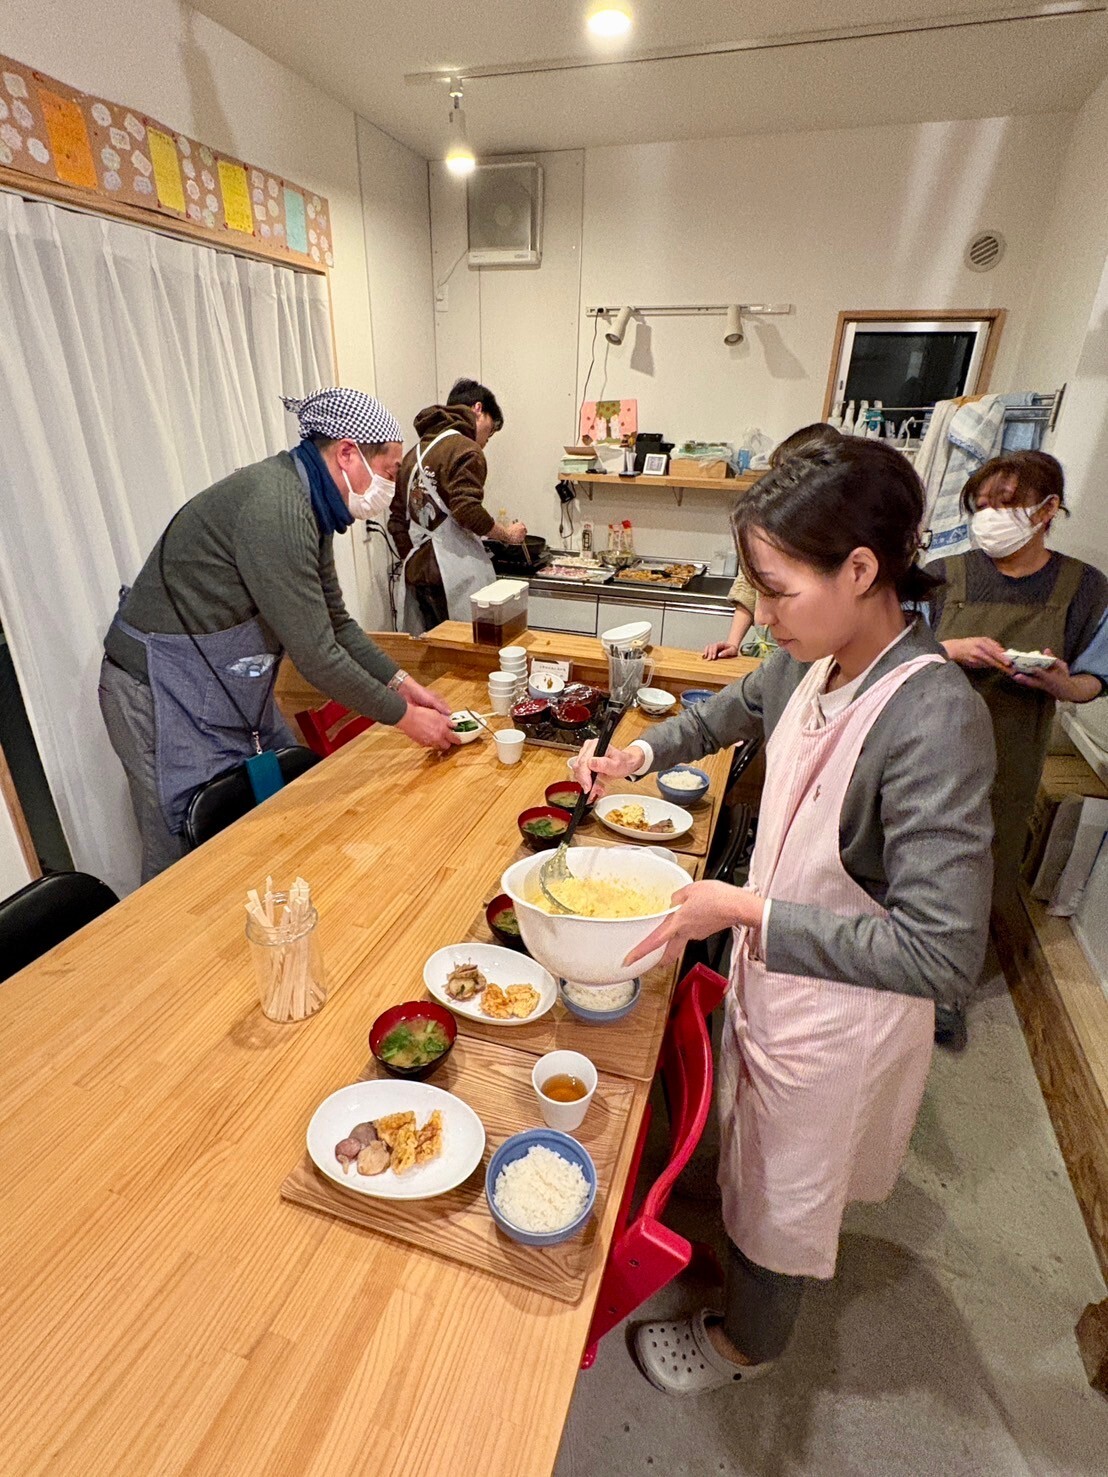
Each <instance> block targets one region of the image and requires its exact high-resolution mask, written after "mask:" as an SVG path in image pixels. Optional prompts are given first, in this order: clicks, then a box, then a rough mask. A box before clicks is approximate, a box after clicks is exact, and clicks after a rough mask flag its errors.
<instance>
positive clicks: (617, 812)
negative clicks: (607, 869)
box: [593, 795, 693, 841]
mask: <svg viewBox="0 0 1108 1477" xmlns="http://www.w3.org/2000/svg"><path fill="white" fill-rule="evenodd" d="M593 814H594V815H595V816H596V818H597V820H598V821H600V823H601V824H602V825H605V826H607V827H608V829H609V831H618V833H619V834H620V835H621V836H630V837H632V838H633V839H634V840H635V841H676V840H677V839H678V837H680V836H684V835H685V834H686V832H688V831H691V830H692V827H693V818H692V816H691V815H690V814H689V812H688V811H687V810H682V809H681V807H680V806H679V805H671V804H670V802H669V801H668V800H657V799H655V797H654V796H653V795H605V796H604V798H603V799H602V800H598V801H597V802H596V807H595V810H594V812H593Z"/></svg>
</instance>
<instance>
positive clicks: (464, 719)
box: [450, 708, 485, 744]
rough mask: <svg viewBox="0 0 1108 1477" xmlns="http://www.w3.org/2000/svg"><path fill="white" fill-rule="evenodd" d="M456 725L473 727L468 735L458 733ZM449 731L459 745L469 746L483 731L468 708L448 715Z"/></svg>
mask: <svg viewBox="0 0 1108 1477" xmlns="http://www.w3.org/2000/svg"><path fill="white" fill-rule="evenodd" d="M458 723H472V724H473V725H474V726H473V727H472V728H471V729H470V730H469V731H468V733H459V732H458V730H457V728H456V727H455V724H458ZM450 731H451V733H453V735H454V737H455V738H456V739H457V740H458V742H459V743H460V744H471V743H472V742H473V740H474V739H479V738H480V737H481V735H482V733H484V731H485V730H484V729H483V728H482V727H481V725H480V723H478V722H477V719H476V718H475V717H474V716H473V714H472V713H471V712H470V711H469V709H468V708H459V710H458V711H457V712H456V713H451V715H450Z"/></svg>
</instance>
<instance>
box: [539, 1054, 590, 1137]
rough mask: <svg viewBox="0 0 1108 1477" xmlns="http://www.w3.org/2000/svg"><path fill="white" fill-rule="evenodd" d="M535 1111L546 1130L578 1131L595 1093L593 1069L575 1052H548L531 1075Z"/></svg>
mask: <svg viewBox="0 0 1108 1477" xmlns="http://www.w3.org/2000/svg"><path fill="white" fill-rule="evenodd" d="M531 1086H532V1087H533V1088H534V1089H535V1097H536V1098H537V1099H538V1103H539V1112H540V1113H541V1114H542V1121H543V1122H544V1123H545V1124H546V1126H547V1128H557V1129H559V1130H560V1131H561V1132H562V1133H571V1132H572V1131H573V1129H575V1128H580V1126H581V1124H582V1123H583V1122H584V1118H585V1114H586V1113H587V1112H588V1111H589V1104H590V1103H591V1102H592V1098H593V1093H594V1092H595V1091H596V1068H595V1067H594V1066H593V1064H592V1062H590V1061H589V1059H588V1057H587V1056H582V1054H581V1053H580V1052H579V1051H548V1052H547V1053H546V1055H545V1056H540V1057H539V1059H538V1061H537V1062H536V1063H535V1065H534V1068H533V1069H532V1072H531Z"/></svg>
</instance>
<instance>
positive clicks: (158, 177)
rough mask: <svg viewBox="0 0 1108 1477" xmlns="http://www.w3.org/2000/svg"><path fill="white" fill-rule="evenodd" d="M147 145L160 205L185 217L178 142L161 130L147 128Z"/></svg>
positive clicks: (183, 188) (183, 187)
mask: <svg viewBox="0 0 1108 1477" xmlns="http://www.w3.org/2000/svg"><path fill="white" fill-rule="evenodd" d="M146 143H147V146H148V147H149V150H150V163H151V164H152V165H153V166H154V188H155V190H156V191H157V192H158V203H159V205H162V206H164V207H165V209H166V210H172V211H173V213H174V214H175V215H184V213H185V186H184V181H183V180H182V177H181V160H180V157H179V155H178V153H177V144H176V141H175V140H174V139H172V138H171V137H170V136H169V134H168V133H163V132H162V131H161V129H160V128H152V127H147V130H146Z"/></svg>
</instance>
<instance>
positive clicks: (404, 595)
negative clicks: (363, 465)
mask: <svg viewBox="0 0 1108 1477" xmlns="http://www.w3.org/2000/svg"><path fill="white" fill-rule="evenodd" d="M503 424H504V417H503V415H502V414H501V411H500V406H499V405H498V404H497V402H496V397H495V396H494V395H493V393H492V391H491V390H489V389H488V388H487V387H486V386H485V385H479V384H478V383H477V382H476V381H475V380H469V379H460V380H458V381H457V383H456V384H455V385H454V387H453V389H452V390H451V391H450V394H449V395H448V396H447V401H446V404H445V405H430V406H428V407H427V409H426V410H421V411H420V412H419V414H418V415H417V416H416V418H415V428H416V431H417V433H418V435H419V441H418V443H417V444H416V446H415V447H413V449H412V450H411V451H409V452H408V454H407V456H406V457H405V458H404V460H403V462H402V463H401V466H400V471H399V474H398V475H397V478H396V492H395V493H394V495H393V499H392V506H391V508H390V509H389V533H390V534H391V535H392V539H393V542H394V543H395V545H396V550H397V553H398V554H399V555H400V557H401V559H403V560H404V568H403V571H402V574H401V576H400V578H399V580H398V584H397V608H398V614H399V620H398V624H399V625H400V626H401V628H402V629H405V630H408V631H411V633H412V634H413V635H418V634H419V633H420V631H425V630H430V629H431V627H432V626H437V625H438V624H439V623H440V622H442V621H445V620H463V621H468V620H469V616H470V609H469V596H470V595H471V594H473V592H474V591H475V590H479V589H481V587H482V586H483V585H486V584H489V583H490V582H491V581H492V580H493V579H494V578H495V575H494V573H493V568H492V560H491V559H490V558H489V556H488V553H487V551H486V550H485V547H484V545H483V543H482V542H481V540H482V539H484V538H493V539H498V540H499V541H500V542H501V543H509V544H521V543H522V542H523V540H524V538H525V537H526V535H527V528H526V526H525V525H524V524H523V523H511V524H509V525H508V526H507V527H506V528H505V527H503V526H502V525H501V524H499V523H498V522H497V521H496V519H495V518H493V516H492V514H491V513H490V512H489V511H488V509H487V508H486V507H485V505H484V493H485V478H486V476H487V473H488V468H487V465H486V462H485V452H484V448H485V447H486V446H487V445H488V442H489V439H490V438H491V437H492V436H493V435H494V434H495V433H496V432H497V431H499V430H500V428H501V426H502V425H503ZM413 627H414V628H415V629H413Z"/></svg>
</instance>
